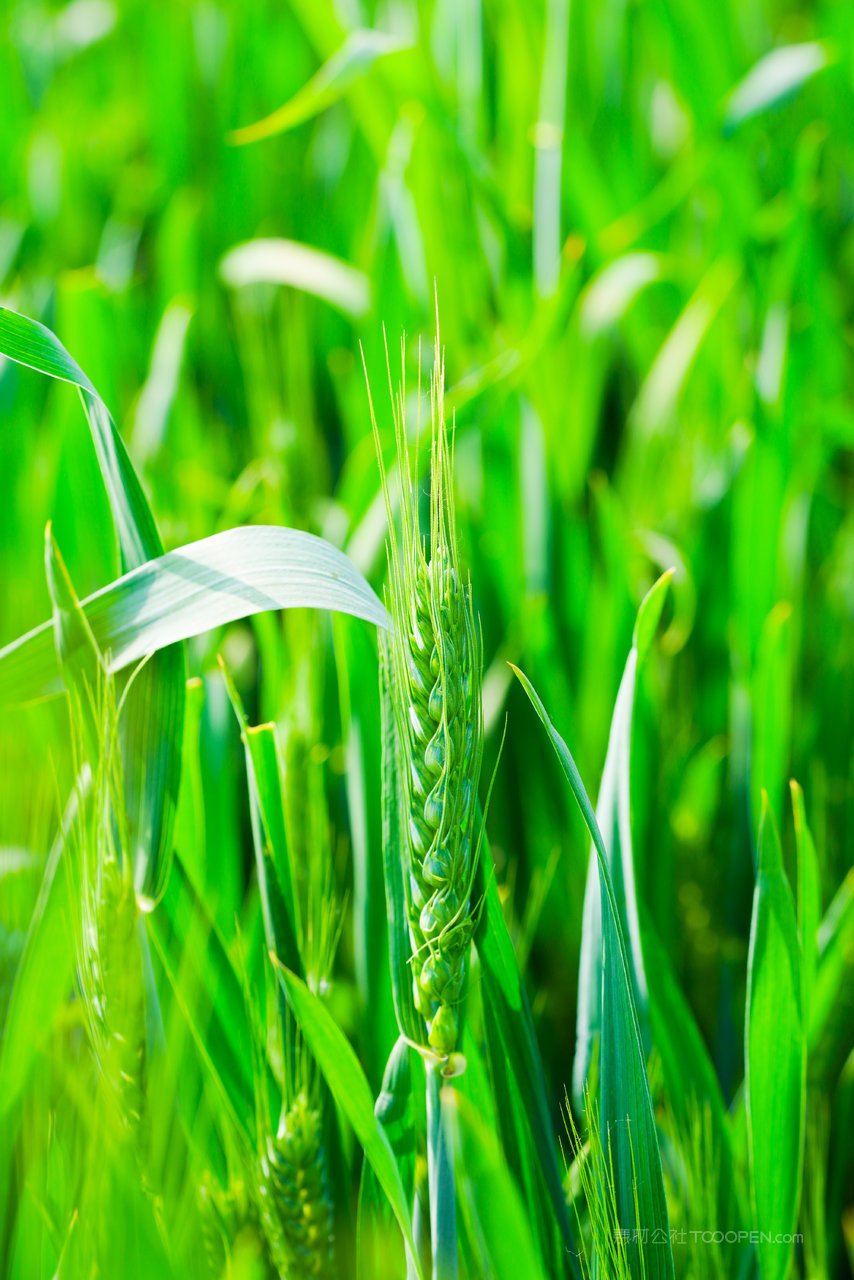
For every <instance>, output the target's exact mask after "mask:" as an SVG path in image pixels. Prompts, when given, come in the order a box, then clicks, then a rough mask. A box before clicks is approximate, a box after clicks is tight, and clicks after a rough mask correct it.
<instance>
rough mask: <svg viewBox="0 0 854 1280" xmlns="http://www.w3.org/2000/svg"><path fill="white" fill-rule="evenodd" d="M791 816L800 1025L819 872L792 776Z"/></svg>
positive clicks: (814, 944)
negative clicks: (795, 867) (800, 982)
mask: <svg viewBox="0 0 854 1280" xmlns="http://www.w3.org/2000/svg"><path fill="white" fill-rule="evenodd" d="M789 790H790V792H791V796H792V813H793V815H794V819H795V845H796V849H797V856H798V935H799V937H800V941H801V976H802V979H803V1011H804V1025H805V1026H807V1027H808V1026H809V1025H810V1020H811V1017H812V994H813V987H814V985H815V971H816V966H817V964H818V928H819V924H820V922H821V873H820V870H819V865H818V857H817V856H816V851H815V844H814V843H813V838H812V833H811V832H810V829H809V826H808V825H807V815H806V807H805V805H804V793H803V791H802V790H801V788H800V787H799V786H798V784H797V782H795V780H794V779H791V781H790V782H789Z"/></svg>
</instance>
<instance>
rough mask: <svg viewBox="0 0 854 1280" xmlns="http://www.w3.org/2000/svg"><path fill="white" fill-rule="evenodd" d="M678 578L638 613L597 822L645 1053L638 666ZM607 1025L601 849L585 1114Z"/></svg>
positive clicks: (586, 1003) (579, 1037)
mask: <svg viewBox="0 0 854 1280" xmlns="http://www.w3.org/2000/svg"><path fill="white" fill-rule="evenodd" d="M672 576H673V571H672V570H668V572H667V573H665V574H662V576H661V577H660V578H659V579H658V581H657V582H656V583H655V585H654V586H653V587H652V588H651V589H650V591H649V592H648V593H647V595H646V596H645V598H644V600H643V602H642V603H641V607H640V609H639V610H638V616H637V622H636V624H635V631H634V636H633V641H632V648H631V651H630V653H629V657H628V660H627V662H626V667H625V671H624V672H623V678H622V680H621V681H620V688H619V691H618V693H617V701H616V704H615V706H614V714H613V718H612V720H611V731H610V734H609V737H608V750H607V753H606V756H605V768H604V770H603V773H602V785H601V787H600V789H599V802H598V804H597V806H596V821H597V823H598V825H599V830H600V831H601V832H602V839H603V841H604V843H605V852H606V855H607V861H608V871H609V872H610V875H611V882H612V884H613V886H614V896H615V899H616V903H617V911H618V914H619V919H620V926H621V928H622V930H623V935H624V937H625V938H626V939H627V940H628V943H629V949H628V959H629V962H630V977H631V980H632V990H633V994H634V999H635V1006H636V1008H637V1012H638V1024H639V1026H640V1031H641V1037H642V1039H643V1044H644V1050H645V1051H646V1052H648V1050H649V1018H648V1014H647V981H646V974H645V972H644V959H643V948H642V945H641V934H640V924H639V922H638V907H637V890H636V887H635V871H634V857H633V852H632V828H631V794H630V779H631V738H632V714H633V710H634V701H635V688H636V685H637V673H638V666H639V664H640V663H641V662H642V661H643V659H644V658H645V656H646V654H647V652H648V650H649V648H650V646H651V645H652V641H653V637H654V636H655V631H656V628H657V626H658V622H659V619H660V618H661V611H662V609H663V608H664V601H665V599H666V596H667V591H668V587H669V585H670V580H671V578H672ZM601 1024H602V903H601V898H600V892H599V868H598V864H597V858H596V848H595V845H594V846H593V847H591V850H590V865H589V868H588V872H587V886H586V889H585V893H584V916H583V928H582V935H581V953H580V958H579V973H578V1016H577V1019H576V1045H575V1059H574V1061H573V1067H572V1091H573V1097H574V1100H575V1105H576V1107H577V1108H578V1109H579V1111H581V1110H582V1109H583V1099H584V1087H585V1084H586V1083H587V1080H588V1076H589V1074H590V1068H591V1065H592V1062H593V1060H594V1057H595V1055H596V1051H597V1049H598V1046H599V1038H600V1033H601Z"/></svg>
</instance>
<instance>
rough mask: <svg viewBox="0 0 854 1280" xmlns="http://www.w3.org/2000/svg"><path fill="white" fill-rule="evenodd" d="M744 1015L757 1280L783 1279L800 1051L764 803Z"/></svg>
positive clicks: (800, 1130) (792, 1219)
mask: <svg viewBox="0 0 854 1280" xmlns="http://www.w3.org/2000/svg"><path fill="white" fill-rule="evenodd" d="M758 852H759V870H758V873H757V877H756V888H755V891H754V897H753V919H752V921H751V927H750V953H749V957H748V963H747V1008H746V1010H745V1044H744V1048H745V1077H746V1098H747V1132H748V1141H749V1150H750V1171H751V1185H752V1192H753V1209H754V1215H755V1221H754V1227H755V1229H756V1230H757V1231H759V1232H760V1233H761V1237H760V1242H759V1246H758V1250H759V1268H760V1272H761V1274H762V1280H784V1277H785V1276H786V1275H787V1274H788V1270H789V1265H790V1261H791V1256H792V1248H791V1245H790V1244H789V1245H786V1244H784V1243H780V1242H778V1241H777V1240H773V1239H768V1237H769V1236H777V1235H779V1236H781V1237H788V1238H789V1239H791V1236H792V1234H793V1233H794V1231H795V1229H796V1224H797V1220H798V1203H799V1199H800V1189H801V1173H802V1169H803V1150H804V1110H805V1045H804V1029H803V1017H802V1003H801V999H802V990H801V981H802V979H801V958H800V949H799V946H798V926H797V921H796V919H795V907H794V903H793V901H792V893H791V890H790V888H789V882H788V880H787V879H786V873H785V871H784V870H783V858H782V852H781V849H780V841H779V838H778V836H777V830H776V827H775V826H774V821H773V818H772V816H771V811H770V809H769V806H768V799H767V797H764V801H763V812H762V820H761V825H760V828H759V851H758Z"/></svg>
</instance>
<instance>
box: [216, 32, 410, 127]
mask: <svg viewBox="0 0 854 1280" xmlns="http://www.w3.org/2000/svg"><path fill="white" fill-rule="evenodd" d="M406 47H407V46H406V45H405V44H404V43H403V42H402V41H401V40H398V39H396V38H395V37H394V36H391V35H386V33H385V32H384V31H351V32H350V34H349V35H348V37H347V39H346V40H345V41H344V43H343V44H342V46H341V48H340V49H338V50H337V52H336V53H334V54H333V55H332V57H331V58H330V59H329V60H328V61H327V62H324V64H323V66H322V67H321V68H320V70H319V71H317V72H316V73H315V74H314V75H313V76H312V77H311V79H310V80H309V81H308V83H307V84H305V85H303V87H302V88H301V89H300V90H299V91H298V92H297V93H295V94H294V96H293V97H292V98H290V99H289V100H288V101H287V102H285V103H284V104H283V105H282V106H281V107H278V108H277V109H276V110H275V111H272V112H271V113H270V115H268V116H264V118H263V120H257V121H256V122H255V123H254V124H249V125H245V126H244V127H243V128H242V129H234V130H233V131H232V132H231V133H230V134H229V135H228V141H229V142H231V143H233V144H234V145H235V146H245V145H246V144H247V143H249V142H261V141H262V140H263V139H264V138H272V137H275V135H276V134H277V133H284V132H285V131H286V130H287V129H293V128H294V127H295V126H296V125H298V124H302V123H303V122H304V121H306V120H310V119H311V118H312V116H316V115H319V114H320V112H321V111H325V110H326V108H327V107H331V106H332V104H333V103H335V102H338V100H339V99H340V98H342V97H343V96H344V94H345V93H346V92H347V90H348V89H349V88H350V85H351V84H353V83H354V82H355V81H356V80H360V79H361V77H362V76H364V75H366V74H367V72H368V71H370V69H371V67H372V66H373V65H374V63H375V62H376V61H377V59H378V58H384V57H387V56H388V55H389V54H390V53H398V52H399V51H400V50H401V49H405V48H406Z"/></svg>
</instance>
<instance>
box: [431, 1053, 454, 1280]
mask: <svg viewBox="0 0 854 1280" xmlns="http://www.w3.org/2000/svg"><path fill="white" fill-rule="evenodd" d="M442 1087H443V1078H442V1073H441V1069H440V1068H439V1067H438V1066H437V1065H436V1064H435V1063H432V1062H430V1063H428V1065H427V1171H428V1179H429V1184H430V1234H431V1237H432V1241H433V1280H456V1277H457V1189H456V1183H455V1181H454V1165H453V1158H452V1155H451V1150H450V1148H449V1146H448V1140H447V1127H446V1125H445V1123H444V1117H443V1115H442Z"/></svg>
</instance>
